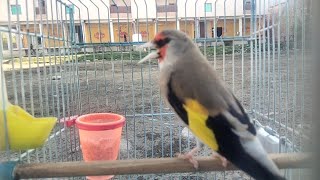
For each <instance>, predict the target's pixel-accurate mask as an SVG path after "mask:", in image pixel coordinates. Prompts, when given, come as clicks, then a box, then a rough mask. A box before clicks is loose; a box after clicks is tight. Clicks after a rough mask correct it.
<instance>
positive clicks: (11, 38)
mask: <svg viewBox="0 0 320 180" xmlns="http://www.w3.org/2000/svg"><path fill="white" fill-rule="evenodd" d="M0 3H1V4H0V11H1V12H2V13H1V14H2V16H1V17H0V60H1V69H2V70H3V71H4V73H5V76H6V84H7V91H8V98H9V101H10V102H11V103H13V104H16V105H19V106H21V107H23V108H24V109H25V110H27V111H28V112H29V113H31V114H32V115H33V116H36V117H43V116H54V117H57V118H58V119H59V122H57V124H56V126H55V127H54V129H53V131H52V134H51V136H50V137H49V139H48V140H47V142H46V144H45V146H43V147H42V148H39V149H31V150H28V151H20V152H15V151H9V150H7V151H3V152H0V158H1V161H9V160H20V161H22V162H26V163H30V162H66V161H81V160H82V154H81V148H80V143H79V137H78V130H77V128H76V127H74V126H70V127H69V126H67V125H66V124H65V123H64V122H65V121H67V120H69V119H70V118H71V117H72V116H75V115H83V114H87V113H93V112H113V113H118V114H122V115H124V116H125V117H126V125H125V127H124V129H123V133H122V138H121V145H120V153H119V159H141V158H156V157H174V156H175V154H176V153H181V152H185V151H187V150H189V149H190V148H192V147H194V146H195V139H194V137H193V135H192V134H191V132H189V131H188V130H187V129H186V128H184V126H183V124H182V123H181V122H180V121H179V120H178V118H177V117H176V116H175V115H174V113H173V112H172V110H171V109H170V108H169V107H168V106H167V105H166V104H165V103H164V101H163V100H162V99H161V97H160V90H159V86H158V84H157V83H158V73H159V70H158V65H157V63H156V62H149V64H148V65H137V60H140V59H141V58H143V57H144V56H145V55H146V54H147V53H148V52H147V51H138V50H137V49H136V47H137V46H138V45H140V44H143V43H144V42H147V41H150V40H152V38H153V37H154V35H155V34H156V33H157V32H160V31H162V30H164V29H178V30H181V31H183V32H185V33H186V34H187V35H188V36H189V37H191V38H192V39H193V40H194V42H195V43H196V44H197V45H198V46H199V48H200V49H201V51H202V52H203V54H204V55H205V56H206V57H207V59H208V60H209V61H210V63H212V66H213V67H214V68H215V69H216V71H217V72H218V74H219V75H220V76H221V78H222V79H223V80H224V81H225V82H226V83H227V85H228V87H229V88H230V89H232V90H233V92H234V93H235V95H236V96H237V97H238V98H239V100H240V101H241V103H242V104H243V106H244V107H245V109H246V111H247V112H248V114H249V115H250V117H251V118H252V119H253V120H254V122H255V124H256V125H257V126H258V127H261V131H260V130H259V133H260V134H259V138H260V139H261V141H262V142H263V144H264V145H265V147H266V149H267V150H268V152H304V151H308V149H307V148H308V144H310V143H311V141H312V139H311V137H310V128H311V120H310V114H311V113H310V112H311V98H310V89H309V87H310V86H309V83H310V80H311V76H310V74H311V73H309V71H310V64H311V63H310V56H309V54H310V49H309V47H308V42H309V41H310V37H309V36H308V35H309V32H310V17H311V16H310V14H311V12H310V9H311V8H310V7H311V0H196V1H189V0H155V1H149V0H148V1H147V0H110V1H109V0H107V1H106V0H54V1H49V0H33V1H28V0H15V1H13V0H7V1H1V2H0ZM195 71H196V69H195ZM210 153H211V152H210V150H209V149H208V148H206V147H204V149H203V150H201V152H200V154H201V155H209V154H210ZM285 174H286V177H287V178H289V179H307V177H308V176H307V173H305V171H302V170H298V171H291V170H285ZM83 178H84V177H83ZM114 179H249V177H248V176H247V175H246V174H244V173H242V172H240V171H231V172H207V173H183V174H150V175H126V176H116V177H115V178H114Z"/></svg>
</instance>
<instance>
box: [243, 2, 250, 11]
mask: <svg viewBox="0 0 320 180" xmlns="http://www.w3.org/2000/svg"><path fill="white" fill-rule="evenodd" d="M244 10H246V11H248V10H251V0H245V2H244Z"/></svg>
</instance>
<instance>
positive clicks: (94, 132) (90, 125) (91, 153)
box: [76, 113, 125, 180]
mask: <svg viewBox="0 0 320 180" xmlns="http://www.w3.org/2000/svg"><path fill="white" fill-rule="evenodd" d="M124 124H125V118H124V117H123V116H121V115H118V114H112V113H94V114H87V115H83V116H80V117H78V118H77V120H76V126H77V127H78V129H79V134H80V144H81V149H82V154H83V159H84V161H86V162H88V161H99V160H116V159H117V158H118V154H119V148H120V140H121V132H122V127H123V125H124ZM112 177H113V175H111V176H88V177H87V178H88V179H90V180H106V179H111V178H112Z"/></svg>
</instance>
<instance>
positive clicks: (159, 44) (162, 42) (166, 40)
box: [156, 38, 170, 48]
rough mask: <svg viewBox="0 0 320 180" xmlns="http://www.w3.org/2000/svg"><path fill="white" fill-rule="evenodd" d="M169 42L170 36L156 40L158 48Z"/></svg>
mask: <svg viewBox="0 0 320 180" xmlns="http://www.w3.org/2000/svg"><path fill="white" fill-rule="evenodd" d="M169 42H170V39H169V38H164V39H160V40H158V41H156V44H157V46H158V48H162V47H163V46H165V45H166V44H168V43H169Z"/></svg>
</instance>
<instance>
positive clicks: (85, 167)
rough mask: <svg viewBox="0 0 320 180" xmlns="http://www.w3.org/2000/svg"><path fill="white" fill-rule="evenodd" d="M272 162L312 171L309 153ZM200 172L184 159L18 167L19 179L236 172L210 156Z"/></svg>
mask: <svg viewBox="0 0 320 180" xmlns="http://www.w3.org/2000/svg"><path fill="white" fill-rule="evenodd" d="M270 157H271V158H272V160H273V161H274V162H275V163H276V164H277V165H278V167H279V168H280V169H294V168H299V169H300V168H301V169H303V168H311V163H310V160H311V155H307V154H298V153H291V154H270ZM197 159H198V161H199V165H200V167H199V169H198V171H196V170H195V169H194V168H193V166H192V165H191V164H190V163H188V162H187V161H185V160H182V159H178V158H158V159H136V160H117V161H99V162H98V161H96V162H59V163H31V164H21V165H18V166H17V167H16V168H15V171H14V175H15V177H16V178H18V179H19V178H22V179H24V178H26V179H27V178H53V177H77V176H91V175H125V174H157V173H184V172H201V171H227V170H236V169H237V168H236V167H234V166H233V165H232V164H229V165H228V166H227V167H226V168H224V167H223V166H222V165H221V162H220V161H219V160H213V159H212V158H209V157H199V158H197Z"/></svg>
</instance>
